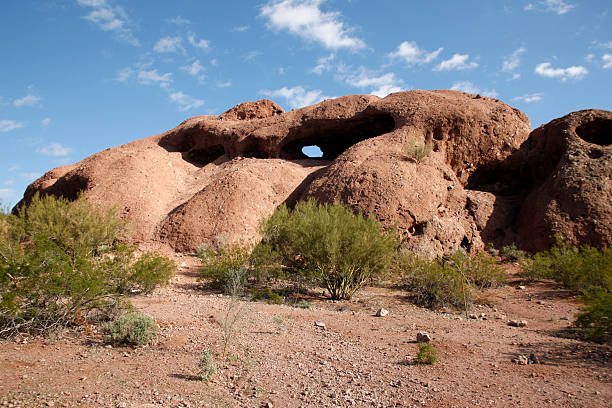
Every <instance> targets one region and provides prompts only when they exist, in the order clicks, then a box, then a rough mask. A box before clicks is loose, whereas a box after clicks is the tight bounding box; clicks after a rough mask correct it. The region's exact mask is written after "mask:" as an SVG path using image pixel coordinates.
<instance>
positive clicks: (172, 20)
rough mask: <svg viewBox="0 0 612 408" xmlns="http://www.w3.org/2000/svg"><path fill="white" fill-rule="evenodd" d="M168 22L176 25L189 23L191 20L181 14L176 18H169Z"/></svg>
mask: <svg viewBox="0 0 612 408" xmlns="http://www.w3.org/2000/svg"><path fill="white" fill-rule="evenodd" d="M166 23H169V24H176V25H188V24H191V21H189V20H188V19H186V18H183V17H181V16H176V17H174V18H167V19H166Z"/></svg>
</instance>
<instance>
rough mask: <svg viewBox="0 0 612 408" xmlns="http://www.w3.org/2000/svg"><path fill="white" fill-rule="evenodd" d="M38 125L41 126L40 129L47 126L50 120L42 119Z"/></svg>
mask: <svg viewBox="0 0 612 408" xmlns="http://www.w3.org/2000/svg"><path fill="white" fill-rule="evenodd" d="M40 124H41V125H42V127H47V126H49V125H50V124H51V118H44V119H43V120H41V121H40Z"/></svg>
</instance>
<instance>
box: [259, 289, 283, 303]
mask: <svg viewBox="0 0 612 408" xmlns="http://www.w3.org/2000/svg"><path fill="white" fill-rule="evenodd" d="M251 299H252V300H261V299H265V300H266V302H267V303H269V304H271V305H280V304H282V303H283V301H284V300H285V298H284V296H282V295H281V294H279V293H276V292H274V291H273V290H272V289H270V288H269V287H265V288H263V289H257V288H253V289H251Z"/></svg>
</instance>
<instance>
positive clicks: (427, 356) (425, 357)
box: [416, 343, 438, 365]
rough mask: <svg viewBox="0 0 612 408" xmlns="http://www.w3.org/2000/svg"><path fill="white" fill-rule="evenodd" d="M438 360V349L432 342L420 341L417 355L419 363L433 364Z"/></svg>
mask: <svg viewBox="0 0 612 408" xmlns="http://www.w3.org/2000/svg"><path fill="white" fill-rule="evenodd" d="M437 362H438V350H436V348H435V347H434V346H433V345H432V344H430V343H419V351H418V353H417V357H416V363H417V364H427V365H432V364H435V363H437Z"/></svg>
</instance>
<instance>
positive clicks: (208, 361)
mask: <svg viewBox="0 0 612 408" xmlns="http://www.w3.org/2000/svg"><path fill="white" fill-rule="evenodd" d="M197 367H198V377H199V378H200V381H208V380H210V379H211V378H212V376H213V375H215V374H216V373H217V364H216V363H215V361H214V358H213V355H212V354H211V352H210V351H208V350H204V352H203V353H202V355H201V356H200V360H198V364H197Z"/></svg>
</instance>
